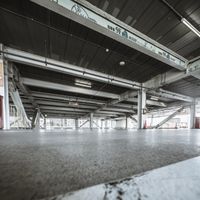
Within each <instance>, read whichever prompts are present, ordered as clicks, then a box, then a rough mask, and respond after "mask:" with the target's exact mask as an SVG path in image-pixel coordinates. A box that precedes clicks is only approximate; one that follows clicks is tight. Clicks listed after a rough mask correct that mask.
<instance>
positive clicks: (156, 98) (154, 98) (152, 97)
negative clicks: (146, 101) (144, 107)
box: [150, 96, 159, 101]
mask: <svg viewBox="0 0 200 200" xmlns="http://www.w3.org/2000/svg"><path fill="white" fill-rule="evenodd" d="M150 99H151V100H154V101H158V99H159V97H156V96H151V97H150Z"/></svg>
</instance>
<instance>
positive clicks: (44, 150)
mask: <svg viewBox="0 0 200 200" xmlns="http://www.w3.org/2000/svg"><path fill="white" fill-rule="evenodd" d="M198 155H200V131H199V130H156V131H155V130H149V131H148V130H144V131H133V130H129V131H123V130H118V131H117V130H113V131H97V130H94V131H88V130H80V131H78V132H77V131H70V130H67V131H66V132H58V131H57V132H55V131H54V132H53V131H52V132H42V133H36V132H30V131H23V132H0V198H1V199H4V200H13V199H15V200H17V199H20V200H29V199H39V198H44V197H51V196H54V195H58V194H63V193H66V192H69V191H74V190H77V189H80V188H84V187H87V186H91V185H95V184H99V183H103V182H108V181H112V180H116V179H121V178H124V177H128V176H132V175H134V174H138V173H141V172H146V171H148V170H151V169H155V168H158V167H161V166H165V165H168V164H171V163H175V162H178V161H181V160H185V159H188V158H192V157H195V156H198Z"/></svg>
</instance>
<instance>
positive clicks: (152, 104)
mask: <svg viewBox="0 0 200 200" xmlns="http://www.w3.org/2000/svg"><path fill="white" fill-rule="evenodd" d="M127 102H132V103H136V104H137V103H138V99H137V98H129V99H128V100H127ZM146 104H147V105H149V106H158V107H167V105H166V104H165V103H163V102H159V101H153V100H149V99H147V100H146Z"/></svg>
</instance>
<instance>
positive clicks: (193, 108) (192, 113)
mask: <svg viewBox="0 0 200 200" xmlns="http://www.w3.org/2000/svg"><path fill="white" fill-rule="evenodd" d="M195 119H196V100H194V103H193V104H192V105H191V106H190V128H191V129H192V128H195Z"/></svg>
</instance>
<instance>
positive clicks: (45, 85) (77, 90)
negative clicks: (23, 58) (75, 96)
mask: <svg viewBox="0 0 200 200" xmlns="http://www.w3.org/2000/svg"><path fill="white" fill-rule="evenodd" d="M22 82H23V84H25V85H28V86H34V87H39V88H47V89H52V90H59V91H65V92H71V93H79V94H85V95H91V96H98V97H104V98H110V99H118V98H119V95H117V94H113V93H109V92H102V91H98V90H92V89H85V88H81V87H75V86H69V85H63V84H59V83H52V82H48V81H41V80H36V79H31V78H22Z"/></svg>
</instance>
